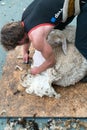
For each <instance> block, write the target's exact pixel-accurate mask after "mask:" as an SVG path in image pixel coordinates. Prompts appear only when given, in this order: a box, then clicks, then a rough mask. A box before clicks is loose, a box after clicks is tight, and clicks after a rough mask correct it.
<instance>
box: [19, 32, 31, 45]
mask: <svg viewBox="0 0 87 130" xmlns="http://www.w3.org/2000/svg"><path fill="white" fill-rule="evenodd" d="M26 43H29V38H28V35H27V33H25V35H24V37H23V38H22V40H21V41H18V45H19V46H21V45H24V44H26Z"/></svg>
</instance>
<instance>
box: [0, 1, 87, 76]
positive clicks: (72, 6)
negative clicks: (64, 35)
mask: <svg viewBox="0 0 87 130" xmlns="http://www.w3.org/2000/svg"><path fill="white" fill-rule="evenodd" d="M86 2H87V0H83V1H80V0H65V1H64V0H34V1H33V2H32V3H31V4H30V5H29V6H28V7H27V9H26V10H25V11H24V13H23V15H22V20H21V21H19V22H12V23H9V24H6V25H5V26H4V27H3V28H2V30H1V43H2V45H3V46H4V47H5V48H7V49H8V50H11V49H14V48H15V47H16V46H18V45H23V60H24V62H28V59H29V56H28V53H27V52H28V49H29V46H30V42H32V44H33V47H34V48H35V49H37V50H38V51H40V52H41V53H42V55H43V57H44V58H45V59H46V60H45V62H44V63H43V64H41V65H40V66H39V67H34V68H32V69H31V74H34V75H35V74H39V73H41V72H43V71H45V70H46V69H47V68H49V67H52V66H54V65H55V63H56V61H55V55H54V53H53V50H52V47H51V46H50V45H49V43H48V42H47V40H46V39H47V36H48V34H49V33H50V31H51V30H52V29H53V28H54V29H61V30H62V29H64V28H65V26H66V25H67V24H69V23H70V22H71V21H72V20H73V18H74V17H75V15H77V14H79V12H80V14H79V16H78V23H77V31H76V47H77V48H78V49H79V51H80V52H81V53H82V54H83V55H84V56H85V58H87V52H86V48H87V43H86V42H87V38H86V36H87V33H86V32H87V31H86V28H87V21H86V19H87V4H86ZM80 6H81V10H82V11H80ZM83 20H84V21H83ZM84 23H85V25H84ZM82 24H83V26H82ZM84 29H85V30H84ZM81 31H82V32H81ZM85 33H86V34H85ZM79 36H80V38H79ZM83 41H84V42H83ZM38 60H39V59H38Z"/></svg>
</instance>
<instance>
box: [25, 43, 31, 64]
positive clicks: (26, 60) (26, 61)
mask: <svg viewBox="0 0 87 130" xmlns="http://www.w3.org/2000/svg"><path fill="white" fill-rule="evenodd" d="M29 47H30V43H27V44H24V45H23V61H24V63H28V61H29V54H28V51H29Z"/></svg>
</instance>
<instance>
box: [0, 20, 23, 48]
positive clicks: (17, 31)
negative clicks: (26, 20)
mask: <svg viewBox="0 0 87 130" xmlns="http://www.w3.org/2000/svg"><path fill="white" fill-rule="evenodd" d="M24 36H25V32H24V27H23V25H22V24H21V22H20V21H19V22H11V23H8V24H6V25H4V26H3V28H2V30H1V44H2V45H3V46H4V48H5V49H6V50H12V49H14V48H15V47H16V46H17V45H19V44H18V42H19V41H21V40H22V39H23V37H24Z"/></svg>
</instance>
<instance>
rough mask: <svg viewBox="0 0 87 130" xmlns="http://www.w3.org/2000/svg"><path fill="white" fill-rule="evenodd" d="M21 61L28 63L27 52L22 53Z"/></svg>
mask: <svg viewBox="0 0 87 130" xmlns="http://www.w3.org/2000/svg"><path fill="white" fill-rule="evenodd" d="M23 61H24V63H28V62H29V54H28V53H25V54H24V55H23Z"/></svg>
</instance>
